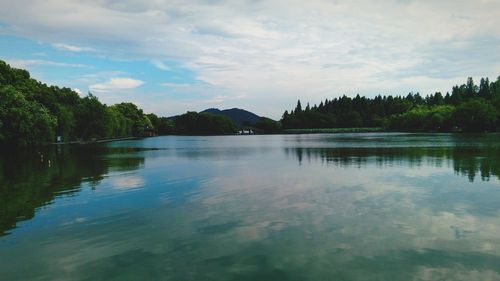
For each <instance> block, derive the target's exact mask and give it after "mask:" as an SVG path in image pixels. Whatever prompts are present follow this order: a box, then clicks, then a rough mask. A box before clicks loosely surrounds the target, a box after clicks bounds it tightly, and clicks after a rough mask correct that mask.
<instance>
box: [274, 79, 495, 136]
mask: <svg viewBox="0 0 500 281" xmlns="http://www.w3.org/2000/svg"><path fill="white" fill-rule="evenodd" d="M499 114H500V77H498V78H497V80H496V81H495V82H490V81H489V79H488V78H482V79H481V81H480V84H479V86H478V85H475V84H474V81H473V80H472V78H468V79H467V83H466V84H463V85H461V86H458V85H457V86H454V87H453V88H452V92H451V94H450V93H446V95H444V96H443V94H441V93H440V92H436V93H435V94H431V95H429V96H426V97H425V98H424V97H422V96H420V94H419V93H416V94H413V93H410V94H408V95H407V96H404V97H403V96H395V97H393V96H380V95H379V96H376V97H375V98H366V97H361V96H359V95H357V96H356V97H354V98H350V97H347V96H345V95H344V96H342V97H340V98H335V99H332V100H328V99H327V100H325V101H324V102H321V103H320V104H319V105H314V106H312V107H310V106H309V104H308V105H307V107H306V108H305V109H302V105H301V102H300V100H299V101H298V102H297V106H296V107H295V109H294V110H292V111H291V112H288V111H285V113H284V114H283V117H282V119H281V123H282V127H283V128H284V129H285V130H286V129H306V128H307V129H315V128H351V127H353V128H359V127H380V126H385V128H386V129H389V130H402V131H452V130H453V131H455V130H456V131H464V132H472V131H493V130H498V129H499V128H500V118H499Z"/></svg>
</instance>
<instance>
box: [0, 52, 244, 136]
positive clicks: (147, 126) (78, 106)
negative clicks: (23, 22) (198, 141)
mask: <svg viewBox="0 0 500 281" xmlns="http://www.w3.org/2000/svg"><path fill="white" fill-rule="evenodd" d="M150 132H154V133H155V134H161V135H164V134H200V135H212V134H234V133H236V132H237V127H236V125H235V124H234V123H233V122H232V121H231V120H229V119H228V118H226V117H223V116H215V115H211V114H207V113H202V114H198V113H196V112H188V113H186V114H183V115H180V116H177V117H175V118H167V117H158V116H156V115H155V114H145V113H144V112H143V110H142V109H140V108H138V107H137V106H136V105H135V104H133V103H127V102H124V103H120V104H115V105H111V106H108V105H106V104H103V103H102V102H100V101H99V100H98V98H97V97H96V96H94V95H92V94H90V93H89V95H88V96H86V97H80V96H79V95H78V93H76V92H75V91H73V90H71V89H69V88H60V87H56V86H48V85H46V84H44V83H41V82H39V81H37V80H35V79H32V78H31V77H30V74H29V72H28V71H26V70H23V69H16V68H12V67H10V66H9V65H8V64H7V63H5V62H4V61H1V60H0V143H12V144H18V145H35V144H41V143H50V142H54V141H55V140H56V136H61V137H62V140H63V141H78V140H93V139H107V138H120V137H129V136H135V137H141V136H145V135H148V133H150Z"/></svg>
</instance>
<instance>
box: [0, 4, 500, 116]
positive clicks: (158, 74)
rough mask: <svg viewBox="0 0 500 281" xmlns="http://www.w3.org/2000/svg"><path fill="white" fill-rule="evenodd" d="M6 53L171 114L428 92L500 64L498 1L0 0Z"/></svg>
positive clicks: (60, 81) (274, 110) (1, 43)
mask: <svg viewBox="0 0 500 281" xmlns="http://www.w3.org/2000/svg"><path fill="white" fill-rule="evenodd" d="M0 58H1V59H3V60H6V61H7V62H9V63H10V64H11V65H13V66H15V67H19V68H26V69H28V70H29V71H30V72H31V73H32V75H33V76H34V77H35V78H37V79H39V80H42V81H43V82H46V83H49V84H57V85H59V86H65V87H71V88H74V89H78V91H81V92H82V94H86V93H87V92H88V91H91V92H92V93H93V94H95V95H96V96H98V97H99V99H100V100H101V101H103V102H105V103H108V104H112V103H116V102H121V101H131V102H134V103H136V104H137V105H139V106H141V107H142V108H144V109H145V111H147V112H154V113H157V114H160V115H166V116H170V115H174V114H179V113H183V112H185V111H188V110H195V111H199V110H202V109H205V108H209V107H218V108H231V107H239V108H244V109H248V110H251V111H253V112H255V113H257V114H259V115H267V116H270V117H273V118H279V117H280V116H281V114H282V113H283V111H284V110H285V109H290V108H292V107H294V106H295V103H296V101H297V99H299V98H300V99H301V100H302V102H303V103H304V104H305V103H307V102H311V104H313V103H319V102H320V101H321V100H324V99H325V98H329V99H330V98H333V97H337V96H340V95H343V94H346V95H348V96H355V95H356V94H357V93H359V94H361V95H366V96H370V97H373V96H375V95H378V94H393V95H406V94H407V93H408V92H410V91H413V92H420V93H421V94H423V95H426V94H429V93H432V92H435V91H441V92H446V91H448V90H449V89H450V88H451V86H452V85H455V84H458V83H460V84H461V83H463V82H465V81H466V78H467V77H468V76H472V77H474V78H475V79H476V80H477V79H479V77H490V79H496V77H497V76H498V75H500V0H477V1H471V0H468V1H463V0H441V1H430V0H429V1H411V0H381V1H362V0H358V1H356V0H353V1H342V0H338V1H336V0H307V1H304V0H301V1H295V0H267V1H263V0H252V1H250V0H248V1H238V0H232V1H224V0H195V1H189V0H148V1H146V0H142V1H139V0H85V1H77V0H64V1H63V0H38V1H37V0H0Z"/></svg>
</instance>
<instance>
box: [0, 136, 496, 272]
mask: <svg viewBox="0 0 500 281" xmlns="http://www.w3.org/2000/svg"><path fill="white" fill-rule="evenodd" d="M1 152H2V155H1V156H0V280H2V281H17V280H23V281H26V280H51V281H52V280H120V281H123V280H500V179H499V178H500V135H499V134H487V135H460V134H402V133H401V134H399V133H360V134H313V135H270V136H214V137H191V136H167V137H155V138H147V139H140V140H129V141H120V142H112V143H107V144H100V145H89V146H59V147H50V148H44V149H37V150H13V149H3V150H2V151H1ZM49 160H50V164H49Z"/></svg>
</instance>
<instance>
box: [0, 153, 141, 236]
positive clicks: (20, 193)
mask: <svg viewBox="0 0 500 281" xmlns="http://www.w3.org/2000/svg"><path fill="white" fill-rule="evenodd" d="M140 150H142V149H135V148H109V147H106V146H102V145H100V146H99V145H98V146H82V147H78V146H76V147H72V146H58V147H45V148H39V149H36V150H35V149H19V150H7V149H5V150H2V151H1V157H0V236H1V235H3V234H6V232H7V231H8V230H9V229H11V228H13V227H15V225H16V222H17V221H21V220H27V219H31V218H32V217H33V216H34V214H35V211H36V209H37V208H40V207H42V206H44V205H46V204H50V203H51V202H52V201H53V200H54V198H55V197H56V196H72V195H73V194H74V193H76V192H78V191H79V190H80V189H81V185H82V183H88V184H89V185H90V186H91V187H92V188H96V187H97V186H98V185H99V183H100V181H101V180H102V179H103V176H104V175H106V174H108V173H109V172H110V171H128V170H135V169H138V168H139V167H140V166H141V165H143V163H144V158H143V157H141V156H140V155H139V156H138V155H134V156H131V155H130V154H131V153H132V152H137V151H140ZM124 155H125V156H124Z"/></svg>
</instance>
